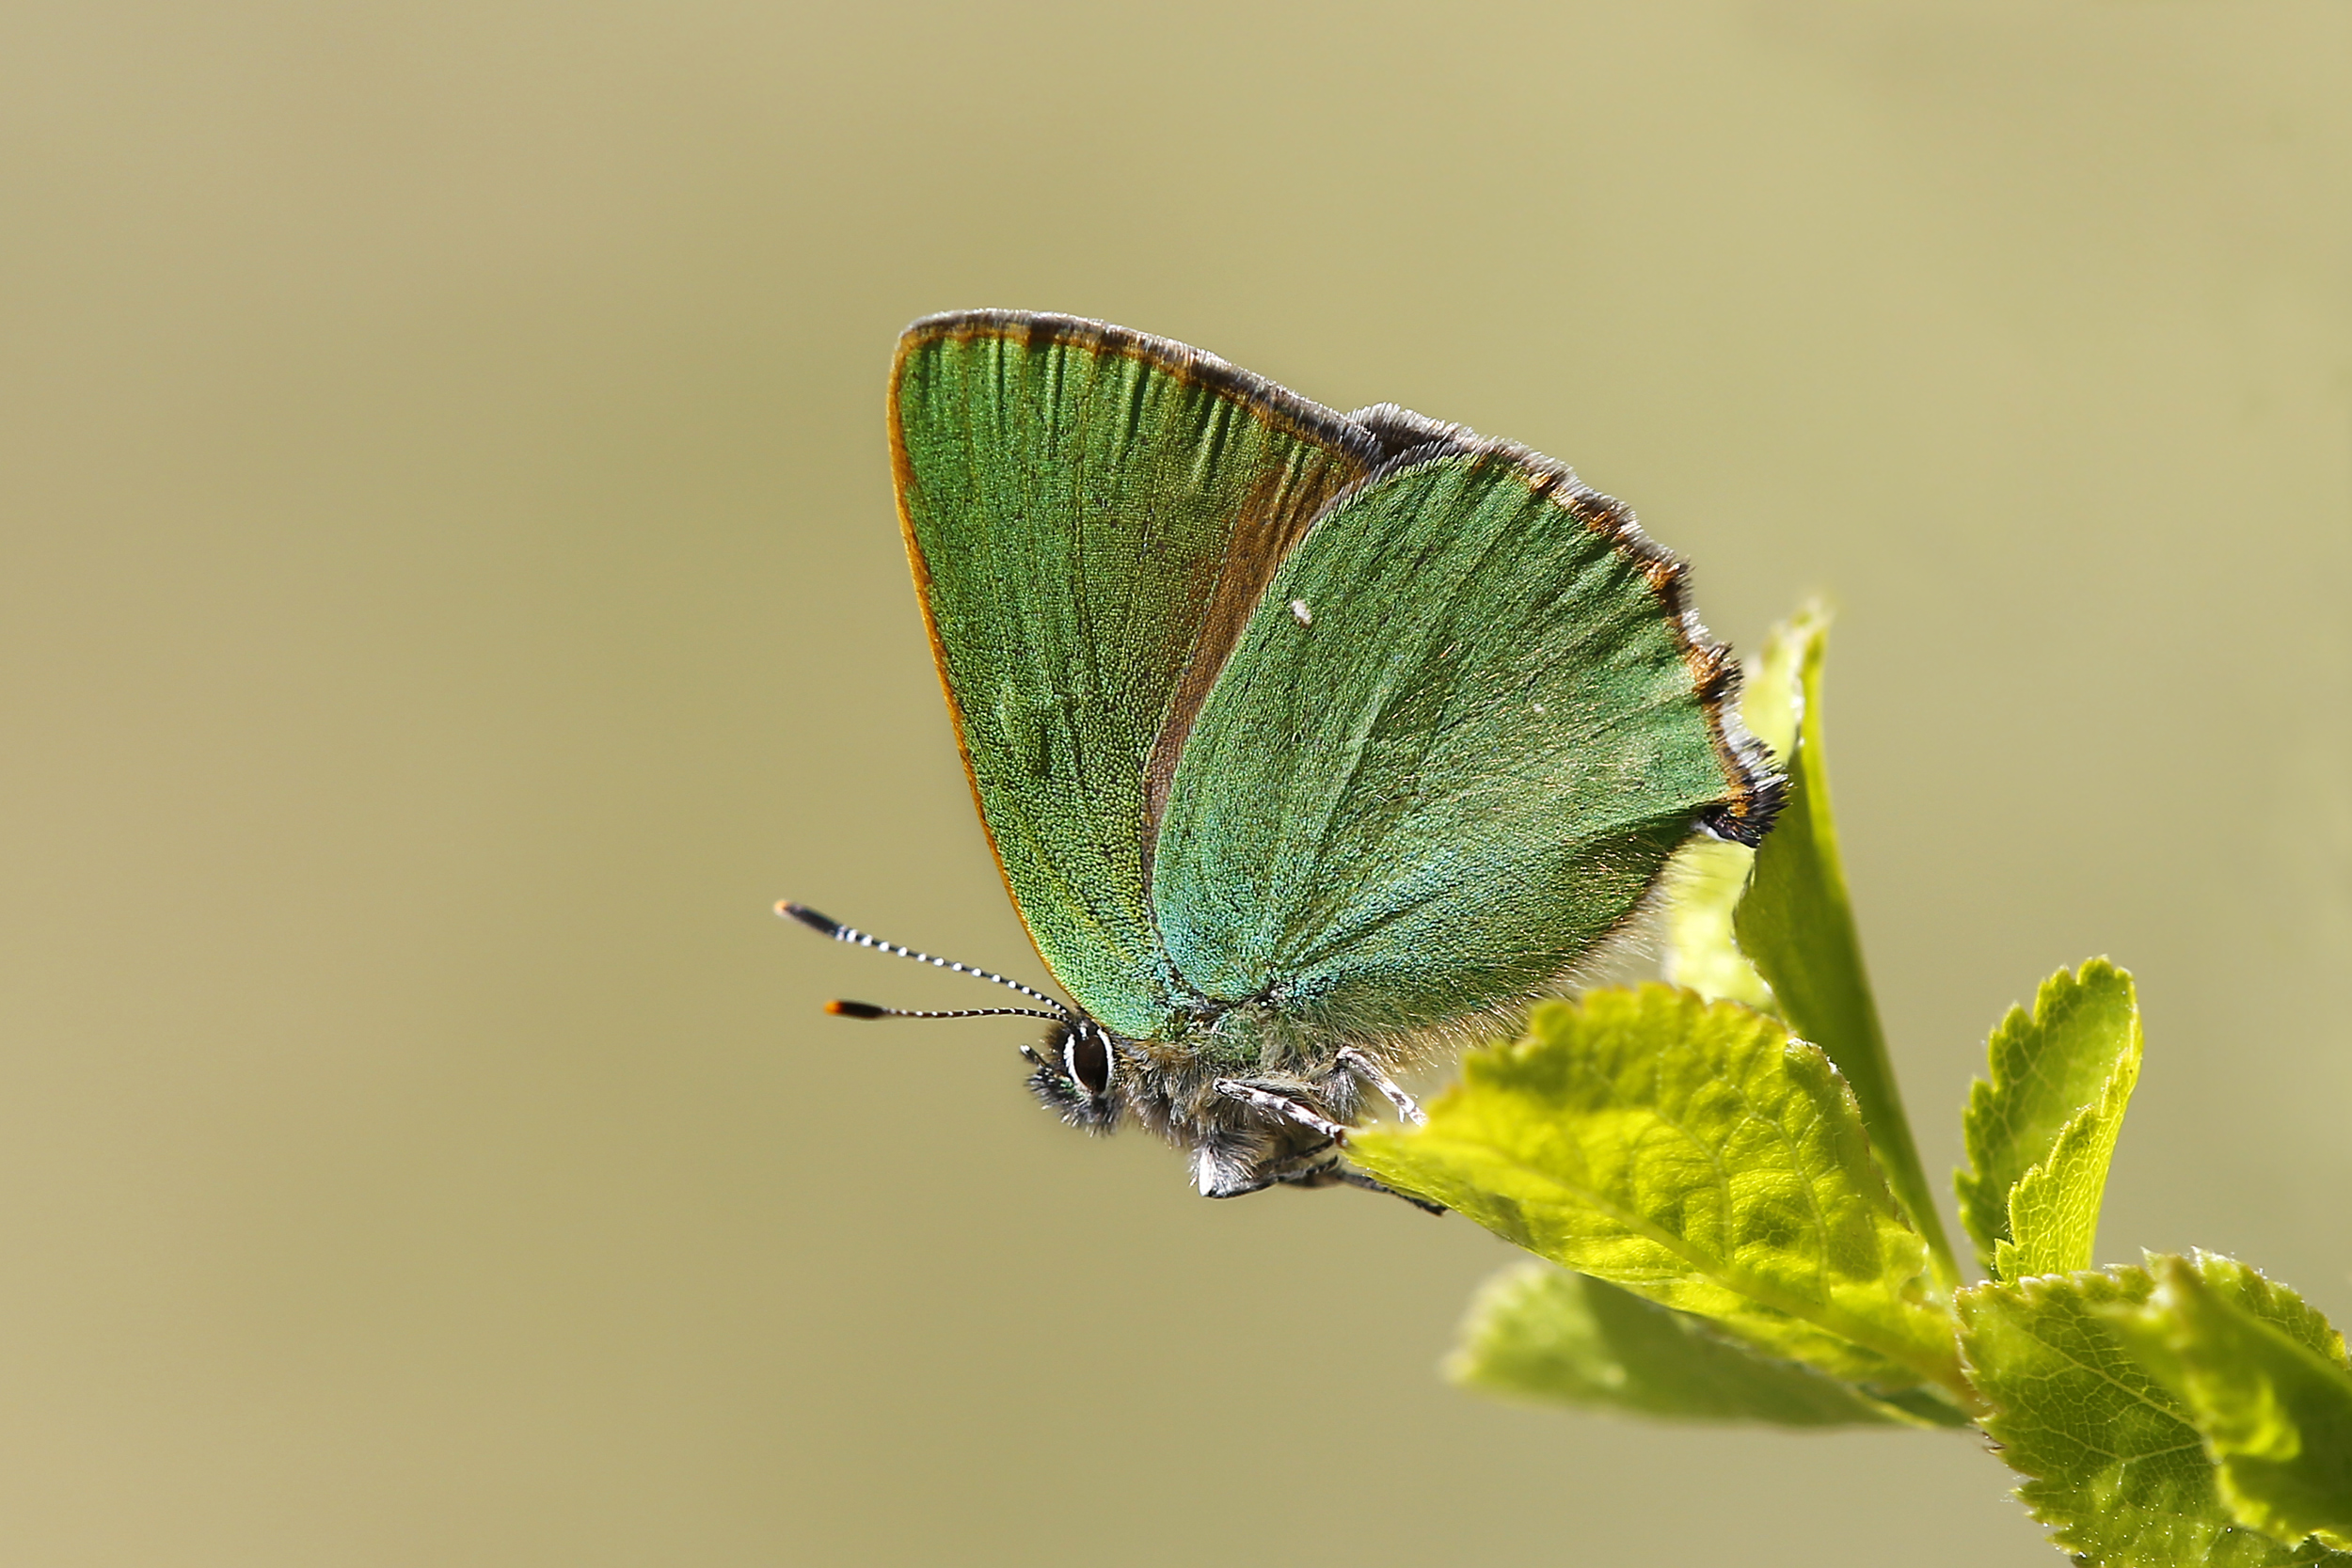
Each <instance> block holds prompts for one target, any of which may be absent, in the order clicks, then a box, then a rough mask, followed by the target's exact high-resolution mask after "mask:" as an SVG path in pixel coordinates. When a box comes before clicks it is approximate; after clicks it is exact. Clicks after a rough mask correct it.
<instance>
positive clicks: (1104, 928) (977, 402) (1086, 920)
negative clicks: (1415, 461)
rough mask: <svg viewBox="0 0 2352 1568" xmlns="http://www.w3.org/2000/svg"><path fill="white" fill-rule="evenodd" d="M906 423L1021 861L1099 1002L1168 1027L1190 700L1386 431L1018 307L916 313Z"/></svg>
mask: <svg viewBox="0 0 2352 1568" xmlns="http://www.w3.org/2000/svg"><path fill="white" fill-rule="evenodd" d="M891 426H892V433H893V446H894V449H895V451H894V457H895V459H896V467H897V470H898V474H897V477H898V498H899V508H900V514H901V517H902V519H903V521H904V523H905V525H906V531H907V539H908V544H909V553H910V554H911V555H912V556H913V558H914V569H915V576H916V578H917V582H918V584H919V585H920V587H921V588H922V590H923V595H924V600H925V609H926V611H927V613H928V615H929V617H930V625H931V637H932V647H933V650H934V651H935V652H936V654H937V655H938V658H939V666H940V676H941V681H942V683H943V684H944V685H945V686H946V689H947V697H948V702H949V704H950V705H951V706H952V707H953V709H954V711H955V716H956V721H957V725H958V731H959V736H958V738H959V739H960V740H961V743H962V746H963V752H964V760H965V765H966V767H967V768H969V769H970V772H971V777H972V789H973V793H974V795H975V796H976V797H977V799H978V801H979V808H980V816H981V820H982V821H983V823H984V824H985V825H986V827H987V829H988V833H989V837H990V839H991V841H992V843H993V845H994V847H995V850H996V857H997V861H998V863H999V864H1000V865H1001V866H1002V867H1003V870H1004V875H1005V881H1006V885H1007V886H1008V887H1009V889H1010V891H1011V893H1012V896H1013V901H1014V902H1015V904H1017V905H1018V906H1019V908H1020V911H1021V915H1022V918H1023V920H1024V922H1025V924H1026V925H1027V927H1028V928H1029V933H1030V936H1031V938H1032V939H1033V940H1034V941H1035V942H1037V946H1038V952H1039V955H1040V956H1041V958H1044V960H1045V962H1046V965H1047V967H1048V968H1050V969H1051V970H1052V971H1053V972H1054V976H1055V978H1056V979H1057V980H1058V981H1060V983H1061V984H1062V986H1063V988H1064V989H1065V990H1068V991H1069V992H1070V994H1071V996H1072V998H1073V1000H1075V1001H1076V1002H1077V1003H1078V1005H1079V1006H1082V1007H1084V1008H1086V1010H1087V1011H1088V1012H1089V1014H1091V1015H1092V1016H1094V1017H1095V1018H1097V1019H1099V1020H1101V1021H1102V1022H1104V1023H1105V1024H1107V1025H1109V1026H1110V1027H1111V1028H1113V1029H1116V1030H1118V1031H1120V1033H1122V1034H1125V1035H1128V1036H1131V1037H1136V1038H1152V1037H1160V1036H1162V1035H1164V1034H1165V1033H1166V1031H1167V1026H1168V1014H1169V997H1170V994H1171V991H1172V990H1173V987H1174V984H1175V980H1174V976H1173V974H1172V973H1171V972H1170V970H1169V968H1168V959H1167V954H1166V952H1165V950H1164V949H1163V947H1162V946H1161V944H1160V942H1159V938H1158V934H1157V932H1156V930H1155V929H1154V927H1153V925H1152V905H1151V895H1150V892H1149V887H1148V880H1147V879H1148V873H1147V871H1146V865H1147V863H1148V859H1149V854H1150V847H1149V843H1148V830H1147V823H1148V821H1149V819H1150V818H1152V816H1156V815H1157V806H1158V804H1159V800H1160V799H1161V798H1164V795H1165V791H1166V787H1167V780H1168V775H1169V774H1170V773H1171V772H1172V771H1173V768H1174V765H1175V751H1176V747H1177V745H1178V744H1180V742H1181V738H1182V736H1181V733H1180V732H1181V729H1182V727H1183V725H1182V722H1181V720H1182V719H1183V718H1184V717H1186V716H1188V714H1189V712H1190V710H1191V709H1192V708H1193V707H1195V706H1197V705H1198V703H1199V700H1200V692H1201V691H1202V690H1205V689H1206V687H1207V684H1208V682H1209V681H1210V680H1212V679H1214V678H1215V675H1216V667H1217V665H1218V664H1220V663H1221V662H1222V660H1223V654H1224V650H1225V649H1227V648H1230V647H1231V646H1232V640H1233V638H1234V637H1235V636H1236V635H1237V634H1238V633H1239V631H1240V629H1241V626H1242V624H1243V623H1244V622H1245V621H1246V620H1247V618H1248V614H1249V611H1250V610H1252V609H1253V608H1254V607H1255V605H1256V603H1257V600H1258V597H1259V594H1260V593H1261V591H1262V590H1263V587H1264V584H1265V580H1266V578H1267V577H1268V576H1270V575H1271V574H1272V572H1273V570H1274V568H1275V567H1276V565H1277V564H1279V562H1280V561H1281V559H1282V557H1283V555H1284V554H1286V553H1287V552H1288V550H1289V548H1290V546H1291V545H1292V544H1293V543H1294V542H1295V540H1296V539H1297V537H1298V535H1299V534H1300V533H1301V532H1302V531H1304V530H1305V529H1306V527H1307V525H1308V524H1309V523H1310V522H1311V520H1312V518H1313V517H1314V515H1315V514H1316V513H1317V512H1318V511H1320V510H1321V509H1322V507H1323V506H1324V504H1325V503H1326V502H1327V500H1329V499H1330V498H1331V497H1332V496H1333V495H1335V494H1336V493H1337V492H1338V491H1339V490H1340V489H1341V488H1343V486H1345V485H1346V484H1348V483H1351V482H1353V481H1354V480H1356V479H1358V478H1359V477H1361V476H1362V475H1363V474H1364V473H1365V472H1366V471H1368V470H1369V468H1370V467H1371V466H1372V464H1373V462H1374V461H1375V460H1376V458H1377V455H1378V453H1377V448H1376V445H1375V443H1374V442H1373V441H1372V439H1371V438H1370V437H1369V436H1367V435H1366V434H1365V433H1364V432H1362V431H1361V430H1359V429H1357V428H1356V427H1354V426H1352V425H1350V424H1349V423H1348V421H1346V420H1343V419H1342V418H1341V417H1340V416H1338V415H1336V414H1333V413H1331V412H1330V411H1329V410H1327V409H1323V408H1318V407H1317V406H1316V405H1314V404H1310V403H1307V402H1306V401H1305V400H1304V399H1298V398H1293V397H1291V396H1290V395H1289V394H1288V393H1285V392H1282V391H1281V389H1280V388H1275V387H1273V386H1272V384H1271V383H1265V382H1261V381H1258V380H1257V379H1256V378H1254V377H1250V376H1248V375H1247V374H1246V372H1238V371H1234V370H1233V369H1232V367H1230V366H1227V365H1225V364H1223V362H1222V361H1219V360H1216V359H1214V358H1211V357H1209V356H1201V355H1195V354H1194V353H1193V352H1192V351H1190V350H1187V349H1184V348H1183V347H1182V346H1181V345H1178V344H1174V343H1169V342H1166V341H1163V340H1159V339H1152V338H1146V337H1143V336H1142V335H1141V334H1136V333H1128V332H1123V331H1121V330H1120V329H1119V328H1116V327H1107V326H1104V325H1102V324H1099V323H1092V322H1081V321H1075V320H1073V319H1071V318H1068V317H1053V316H1040V317H1026V316H1017V315H1012V314H1009V313H1003V312H985V313H975V314H970V315H962V316H950V317H934V318H931V319H930V320H927V321H923V322H918V323H916V324H915V325H914V326H913V327H911V328H909V329H908V332H907V334H906V337H905V338H904V339H903V340H902V341H901V342H900V345H899V353H898V370H897V372H896V373H895V375H894V377H893V386H892V397H891ZM1171 718H1175V719H1177V720H1178V721H1179V722H1178V723H1177V725H1176V726H1175V729H1174V730H1173V731H1171V730H1170V728H1169V721H1170V720H1171ZM1155 751H1158V752H1164V753H1165V754H1164V755H1159V756H1157V757H1155ZM1155 780H1156V784H1155Z"/></svg>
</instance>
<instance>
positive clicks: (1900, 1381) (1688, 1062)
mask: <svg viewBox="0 0 2352 1568" xmlns="http://www.w3.org/2000/svg"><path fill="white" fill-rule="evenodd" d="M1428 1110H1429V1125H1428V1126H1426V1127H1424V1128H1422V1129H1420V1130H1418V1131H1407V1130H1405V1129H1401V1128H1374V1129H1367V1130H1364V1131H1362V1132H1357V1133H1355V1134H1353V1136H1352V1137H1351V1140H1350V1143H1349V1149H1348V1152H1349V1155H1350V1157H1351V1158H1352V1159H1353V1160H1354V1161H1355V1162H1356V1163H1357V1164H1359V1165H1361V1166H1363V1167H1364V1168H1365V1169H1366V1170H1368V1171H1370V1172H1371V1173H1372V1174H1373V1175H1375V1176H1376V1177H1378V1178H1379V1179H1380V1180H1383V1181H1386V1182H1388V1183H1390V1184H1391V1185H1392V1186H1397V1187H1402V1188H1405V1189H1406V1190H1407V1191H1411V1192H1416V1193H1420V1194H1422V1195H1424V1196H1429V1197H1432V1198H1435V1199H1437V1200H1438V1201H1439V1202H1441V1203H1444V1204H1445V1205H1446V1206H1447V1207H1449V1208H1452V1209H1454V1210H1457V1211H1459V1212H1461V1213H1463V1214H1465V1215H1467V1216H1468V1217H1470V1218H1471V1219H1473V1220H1476V1221H1477V1222H1478V1223H1479V1224H1481V1225H1483V1226H1486V1227H1487V1228H1488V1229H1490V1230H1493V1231H1495V1232H1496V1233H1497V1234H1498V1235H1501V1236H1502V1237H1504V1238H1505V1239H1507V1240H1509V1241H1512V1242H1516V1243H1518V1244H1519V1245H1520V1246H1523V1247H1525V1248H1527V1249H1528V1250H1529V1251H1531V1252H1534V1253H1536V1254H1538V1255H1540V1256H1542V1257H1545V1258H1549V1259H1551V1260H1552V1261H1554V1262H1556V1263H1562V1264H1565V1265H1566V1266H1567V1267H1569V1268H1572V1269H1575V1270H1578V1271H1579V1272H1581V1273H1584V1274H1591V1275H1598V1276H1600V1277H1601V1278H1603V1279H1606V1280H1609V1281H1610V1282H1611V1283H1613V1284H1616V1285H1622V1286H1624V1287H1625V1288H1626V1289H1628V1290H1629V1291H1634V1292H1636V1293H1638V1294H1640V1295H1643V1296H1645V1297H1647V1298H1648V1299H1650V1300H1652V1301H1655V1302H1658V1303H1659V1304H1661V1306H1665V1307H1674V1308H1676V1309H1677V1310H1679V1311H1685V1312H1693V1313H1696V1314H1698V1315H1699V1316H1701V1317H1704V1318H1708V1319H1709V1320H1711V1321H1713V1322H1714V1323H1717V1324H1719V1325H1720V1326H1721V1327H1723V1328H1724V1330H1726V1331H1727V1332H1729V1333H1731V1334H1733V1335H1734V1336H1736V1337H1737V1338H1740V1339H1741V1340H1743V1341H1744V1342H1746V1343H1747V1344H1749V1345H1751V1346H1753V1347H1754V1348H1756V1349H1757V1350H1759V1351H1761V1352H1762V1353H1763V1354H1767V1355H1771V1356H1779V1357H1786V1358H1789V1359H1794V1360H1800V1361H1804V1362H1806V1363H1809V1364H1810V1365H1812V1366H1814V1367H1816V1368H1819V1369H1820V1370H1823V1371H1826V1372H1828V1373H1830V1374H1831V1375H1832V1376H1835V1377H1838V1378H1842V1379H1845V1380H1847V1381H1850V1382H1856V1383H1864V1384H1868V1385H1871V1386H1876V1387H1881V1388H1889V1389H1892V1388H1902V1387H1908V1386H1916V1385H1919V1384H1922V1383H1940V1384H1942V1385H1944V1386H1946V1387H1947V1388H1949V1389H1951V1390H1953V1391H1954V1392H1955V1393H1956V1394H1958V1395H1960V1396H1961V1397H1963V1398H1967V1397H1970V1396H1968V1395H1967V1392H1966V1386H1965V1385H1964V1383H1963V1382H1962V1380H1961V1379H1960V1377H1959V1374H1958V1368H1957V1364H1956V1360H1955V1357H1954V1352H1953V1345H1952V1335H1951V1322H1950V1319H1949V1318H1948V1316H1947V1315H1946V1314H1945V1313H1944V1312H1942V1311H1940V1310H1938V1309H1937V1308H1936V1307H1933V1306H1931V1305H1930V1303H1929V1302H1928V1301H1927V1299H1926V1291H1925V1288H1924V1282H1923V1281H1922V1279H1921V1275H1922V1272H1923V1269H1924V1266H1925V1261H1926V1248H1925V1246H1924V1245H1923V1243H1921V1242H1920V1240H1919V1237H1918V1235H1917V1233H1916V1232H1915V1231H1913V1230H1912V1229H1911V1228H1910V1227H1908V1226H1906V1225H1905V1224H1904V1223H1903V1219H1902V1215H1901V1213H1900V1212H1899V1210H1897V1208H1896V1206H1895V1203H1894V1200H1893V1198H1892V1196H1890V1195H1889V1194H1888V1193H1887V1190H1886V1185H1885V1183H1884V1182H1883V1180H1880V1178H1879V1175H1878V1171H1877V1167H1876V1166H1875V1165H1873V1164H1872V1163H1871V1160H1870V1148H1869V1143H1868V1140H1867V1137H1866V1136H1865V1135H1864V1132H1863V1130H1862V1118H1861V1116H1860V1113H1859V1112H1858V1111H1857V1110H1856V1109H1855V1107H1854V1103H1853V1097H1852V1095H1851V1093H1850V1092H1849V1091H1848V1090H1847V1088H1846V1085H1845V1084H1844V1083H1843V1081H1842V1080H1840V1079H1839V1078H1838V1076H1837V1073H1836V1069H1833V1068H1832V1067H1831V1066H1830V1064H1829V1058H1828V1057H1827V1056H1825V1055H1823V1054H1822V1053H1821V1052H1820V1049H1819V1048H1818V1047H1816V1046H1812V1045H1808V1044H1806V1043H1804V1041H1802V1040H1795V1039H1792V1038H1791V1037H1790V1036H1789V1034H1788V1030H1787V1029H1786V1028H1785V1027H1784V1026H1783V1025H1782V1024H1781V1023H1780V1022H1778V1021H1777V1020H1775V1019H1772V1018H1768V1017H1766V1016H1764V1015H1762V1014H1760V1013H1757V1012H1755V1011H1753V1010H1752V1009H1750V1008H1746V1007H1742V1006H1738V1005H1737V1004H1734V1003H1729V1002H1717V1003H1708V1002H1707V1001H1705V1000H1704V999H1703V998H1701V997H1699V996H1697V995H1695V994H1693V993H1692V992H1690V991H1687V990H1676V989H1675V988H1672V987H1669V986H1661V985H1649V986H1644V987H1642V988H1640V989H1639V990H1597V991H1591V992H1587V993H1586V995H1585V997H1584V998H1583V1000H1582V1002H1581V1004H1573V1005H1572V1004H1568V1003H1550V1004H1547V1005H1546V1006H1541V1007H1538V1008H1537V1009H1536V1010H1535V1012H1534V1015H1533V1016H1532V1017H1531V1018H1530V1020H1529V1031H1528V1035H1527V1037H1526V1038H1525V1039H1523V1040H1521V1041H1519V1042H1518V1043H1517V1044H1513V1045H1504V1046H1497V1047H1491V1048H1489V1049H1486V1050H1483V1051H1476V1052H1472V1053H1470V1055H1469V1056H1467V1057H1466V1058H1465V1059H1464V1062H1463V1068H1462V1077H1461V1079H1460V1081H1459V1082H1458V1083H1456V1084H1455V1085H1454V1086H1453V1087H1452V1088H1450V1089H1448V1090H1447V1091H1446V1092H1445V1093H1444V1094H1442V1095H1440V1096H1439V1097H1438V1100H1437V1101H1435V1102H1434V1103H1432V1104H1431V1105H1430V1106H1429V1108H1428Z"/></svg>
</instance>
